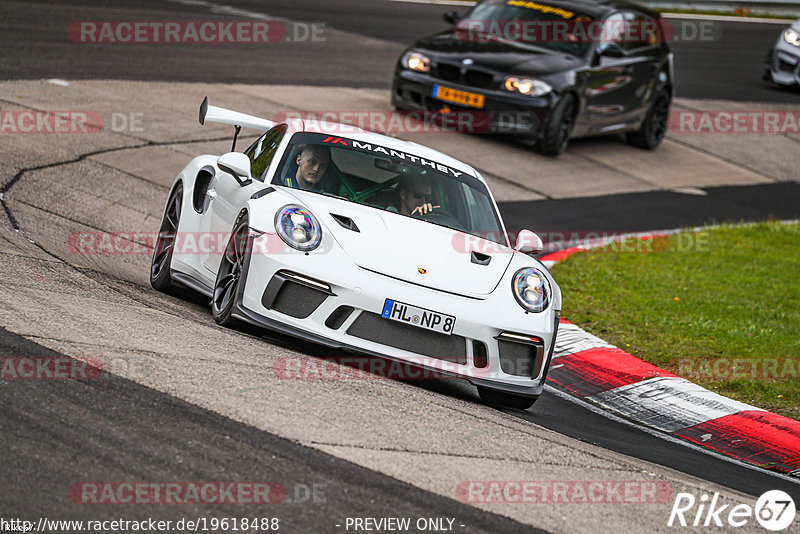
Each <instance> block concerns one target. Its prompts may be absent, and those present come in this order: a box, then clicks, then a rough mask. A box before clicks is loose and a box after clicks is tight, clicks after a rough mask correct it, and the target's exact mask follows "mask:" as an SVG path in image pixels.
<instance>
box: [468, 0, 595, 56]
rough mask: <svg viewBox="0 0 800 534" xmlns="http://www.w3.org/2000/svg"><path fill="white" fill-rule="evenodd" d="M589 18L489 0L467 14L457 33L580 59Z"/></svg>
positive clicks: (522, 1) (523, 1)
mask: <svg viewBox="0 0 800 534" xmlns="http://www.w3.org/2000/svg"><path fill="white" fill-rule="evenodd" d="M591 20H592V17H590V16H588V15H586V14H584V13H578V12H575V11H572V10H571V9H566V8H562V7H557V6H551V5H548V4H546V3H538V2H532V1H529V0H489V1H487V2H483V3H481V4H479V5H477V6H475V8H474V9H473V10H472V11H470V13H469V14H468V15H467V17H466V18H465V19H463V20H461V21H460V22H459V24H458V29H459V30H460V31H469V32H480V33H481V34H482V35H483V36H484V38H486V39H488V40H498V41H505V42H509V43H514V44H521V45H533V46H535V47H538V48H545V49H548V50H552V51H557V52H567V53H569V54H572V55H575V56H583V55H584V54H585V53H586V51H587V50H588V49H589V46H590V45H591V41H590V40H589V39H588V38H587V36H586V31H585V25H586V23H588V22H590V21H591Z"/></svg>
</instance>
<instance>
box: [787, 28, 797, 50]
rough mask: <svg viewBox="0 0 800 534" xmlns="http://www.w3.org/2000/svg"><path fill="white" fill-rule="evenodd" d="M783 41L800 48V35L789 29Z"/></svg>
mask: <svg viewBox="0 0 800 534" xmlns="http://www.w3.org/2000/svg"><path fill="white" fill-rule="evenodd" d="M783 40H784V41H786V42H787V43H789V44H790V45H794V46H800V33H798V32H796V31H795V30H793V29H791V28H789V29H787V30H786V31H785V32H783Z"/></svg>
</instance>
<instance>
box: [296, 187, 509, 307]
mask: <svg viewBox="0 0 800 534" xmlns="http://www.w3.org/2000/svg"><path fill="white" fill-rule="evenodd" d="M297 196H298V197H301V194H298V195H297ZM301 200H302V202H303V203H304V204H305V205H306V206H307V207H308V208H309V209H310V210H311V211H312V213H314V215H315V216H316V217H317V218H318V219H319V220H320V222H321V223H322V224H323V225H324V227H325V228H324V229H323V231H326V230H327V231H329V232H330V233H331V235H333V237H334V239H335V240H336V242H337V243H338V244H339V245H340V246H341V247H342V249H343V250H344V252H345V253H346V254H347V255H349V256H350V257H351V258H352V260H353V262H354V263H355V264H356V265H358V266H359V267H362V268H364V269H367V270H369V271H373V272H376V273H379V274H383V275H386V276H389V277H392V278H396V279H399V280H404V281H406V282H411V283H414V284H418V285H421V286H425V287H430V288H432V289H438V290H442V291H447V292H450V293H455V294H459V295H465V296H470V297H481V296H486V295H489V294H490V293H491V292H492V291H494V289H495V288H496V287H497V284H498V283H499V282H500V279H501V278H502V276H503V274H504V273H505V271H506V268H507V267H508V264H509V263H510V261H511V258H512V256H513V251H512V250H511V249H509V248H508V247H505V246H500V245H497V244H496V243H493V242H489V241H485V240H483V239H481V238H478V237H474V236H471V235H467V234H464V233H463V232H458V231H455V230H451V229H450V228H445V227H443V226H438V225H435V224H432V223H429V222H425V221H423V220H420V219H415V218H412V217H406V216H403V215H400V214H397V213H392V212H388V211H382V210H379V209H376V208H371V207H368V206H362V205H360V204H356V203H354V202H348V201H345V200H340V199H337V198H332V197H326V196H322V195H316V194H313V193H305V194H302V197H301ZM337 218H338V219H339V220H343V219H349V220H350V221H352V222H353V223H354V224H355V227H357V228H358V231H354V230H352V229H349V228H345V227H344V226H342V224H341V223H340V222H337ZM346 224H349V223H346ZM472 250H476V251H478V252H481V251H487V252H486V254H487V255H488V256H490V257H491V259H490V260H489V262H488V264H487V265H480V264H477V263H473V261H472ZM483 259H484V261H485V258H483ZM387 297H393V298H399V299H402V296H401V295H387Z"/></svg>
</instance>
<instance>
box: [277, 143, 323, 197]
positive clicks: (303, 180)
mask: <svg viewBox="0 0 800 534" xmlns="http://www.w3.org/2000/svg"><path fill="white" fill-rule="evenodd" d="M330 162H331V150H330V148H328V147H326V146H320V145H305V146H303V147H302V148H301V149H300V152H299V153H298V155H297V171H296V172H295V173H294V176H291V175H289V176H285V177H284V178H283V180H282V182H283V185H286V186H289V187H295V188H299V189H305V190H307V191H317V192H321V191H324V190H327V188H326V187H325V183H324V182H325V180H323V178H324V177H325V173H326V172H327V170H328V165H329V164H330Z"/></svg>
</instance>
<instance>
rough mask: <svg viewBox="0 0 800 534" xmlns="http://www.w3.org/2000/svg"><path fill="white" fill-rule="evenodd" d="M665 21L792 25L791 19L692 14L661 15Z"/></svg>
mask: <svg viewBox="0 0 800 534" xmlns="http://www.w3.org/2000/svg"><path fill="white" fill-rule="evenodd" d="M661 16H662V17H663V18H665V19H692V20H717V21H719V22H751V23H755V24H785V25H786V26H791V25H792V19H773V18H763V19H762V18H758V17H737V16H735V15H700V14H697V15H695V14H692V13H661Z"/></svg>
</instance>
